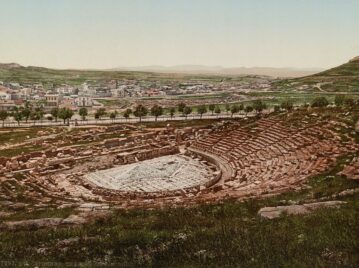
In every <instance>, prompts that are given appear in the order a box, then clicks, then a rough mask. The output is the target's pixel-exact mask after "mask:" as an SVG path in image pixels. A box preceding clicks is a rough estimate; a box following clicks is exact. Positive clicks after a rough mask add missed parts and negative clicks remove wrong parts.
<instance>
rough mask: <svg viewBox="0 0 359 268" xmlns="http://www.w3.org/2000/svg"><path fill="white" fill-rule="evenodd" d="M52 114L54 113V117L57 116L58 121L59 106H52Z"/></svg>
mask: <svg viewBox="0 0 359 268" xmlns="http://www.w3.org/2000/svg"><path fill="white" fill-rule="evenodd" d="M50 114H51V115H52V117H53V118H55V122H57V118H58V117H59V108H57V107H55V108H52V109H51V111H50Z"/></svg>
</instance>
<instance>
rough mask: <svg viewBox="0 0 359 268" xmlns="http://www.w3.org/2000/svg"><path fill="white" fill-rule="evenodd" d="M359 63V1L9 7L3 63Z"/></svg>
mask: <svg viewBox="0 0 359 268" xmlns="http://www.w3.org/2000/svg"><path fill="white" fill-rule="evenodd" d="M357 55H359V0H0V62H18V63H20V64H23V65H36V66H47V67H55V68H112V67H118V66H144V65H180V64H199V65H221V66H225V67H234V66H236V67H238V66H247V67H252V66H269V67H309V68H312V67H323V68H327V67H332V66H335V65H338V64H340V63H343V62H346V61H347V60H349V59H350V58H352V57H354V56H357Z"/></svg>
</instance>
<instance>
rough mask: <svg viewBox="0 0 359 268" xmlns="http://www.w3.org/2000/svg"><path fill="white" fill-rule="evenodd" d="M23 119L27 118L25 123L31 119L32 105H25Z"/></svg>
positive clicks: (27, 103)
mask: <svg viewBox="0 0 359 268" xmlns="http://www.w3.org/2000/svg"><path fill="white" fill-rule="evenodd" d="M21 113H22V115H23V117H24V118H25V122H26V123H27V121H28V120H29V118H30V115H31V114H32V105H31V104H30V103H29V102H26V103H25V107H24V108H23V109H22V111H21Z"/></svg>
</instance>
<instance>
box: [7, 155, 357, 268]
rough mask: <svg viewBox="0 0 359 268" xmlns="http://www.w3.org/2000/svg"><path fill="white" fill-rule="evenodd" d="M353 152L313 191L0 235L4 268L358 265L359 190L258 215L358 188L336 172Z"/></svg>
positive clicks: (315, 181) (314, 182)
mask: <svg viewBox="0 0 359 268" xmlns="http://www.w3.org/2000/svg"><path fill="white" fill-rule="evenodd" d="M352 157H354V155H348V156H344V157H342V158H340V159H339V160H338V162H337V164H336V166H335V167H333V168H332V169H331V170H329V171H328V172H326V173H323V174H321V175H318V176H315V177H313V178H311V179H310V181H309V186H310V187H309V188H308V189H306V190H302V191H300V192H289V193H286V194H282V195H280V196H277V197H272V198H268V199H263V200H249V201H246V202H238V201H234V200H227V201H224V202H223V203H219V204H211V205H206V204H203V205H198V206H195V207H191V208H165V209H156V210H129V211H124V210H117V211H115V213H114V215H113V216H112V217H111V218H109V219H107V220H101V221H97V222H95V223H92V224H88V225H84V226H82V227H75V228H59V229H47V230H36V231H19V232H0V267H2V266H11V265H14V266H12V267H19V266H20V267H21V266H27V267H28V266H30V267H34V266H36V265H37V266H38V267H66V265H67V267H144V266H145V267H338V266H340V267H358V264H359V241H358V237H359V225H358V222H359V193H356V194H354V195H350V196H346V197H342V198H340V200H344V201H347V204H346V205H344V206H342V207H341V208H340V209H321V210H317V211H316V212H315V213H313V214H309V215H305V216H285V215H284V216H282V217H280V218H278V219H274V220H264V219H262V218H260V217H259V216H258V215H257V212H258V210H259V209H260V208H261V207H264V206H275V205H281V204H288V203H290V202H291V201H296V202H299V203H302V202H307V201H308V200H311V199H313V198H323V197H324V198H327V199H329V200H330V199H333V197H332V195H333V194H334V193H338V192H340V191H342V190H344V189H351V188H357V187H358V186H359V182H356V181H353V180H348V179H347V178H345V177H343V176H338V175H336V174H337V172H338V171H340V170H341V169H342V167H343V164H344V163H346V162H348V161H350V159H352ZM56 215H57V213H54V212H51V211H45V212H44V213H42V214H41V217H45V216H48V217H54V216H56ZM33 216H35V215H33ZM11 217H12V219H15V218H16V217H15V218H14V216H11ZM6 261H9V262H6Z"/></svg>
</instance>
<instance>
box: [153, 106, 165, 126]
mask: <svg viewBox="0 0 359 268" xmlns="http://www.w3.org/2000/svg"><path fill="white" fill-rule="evenodd" d="M162 114H163V108H162V106H159V105H157V104H155V105H153V107H152V108H151V115H153V116H154V117H155V121H156V122H157V118H158V117H159V116H161V115H162Z"/></svg>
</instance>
